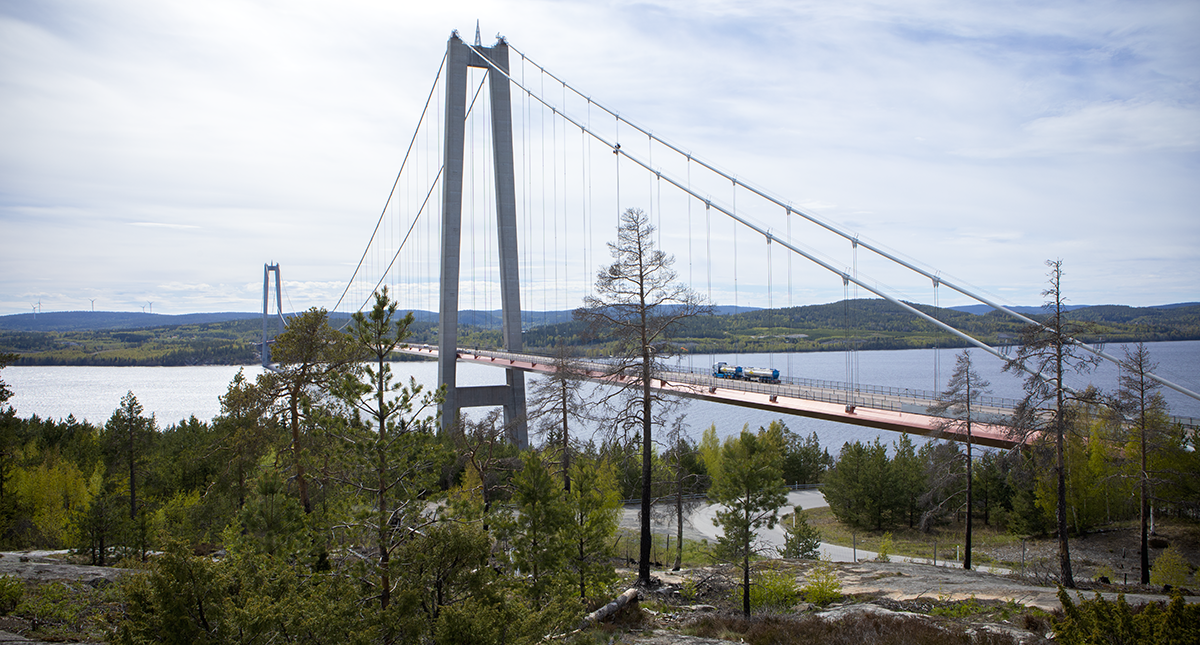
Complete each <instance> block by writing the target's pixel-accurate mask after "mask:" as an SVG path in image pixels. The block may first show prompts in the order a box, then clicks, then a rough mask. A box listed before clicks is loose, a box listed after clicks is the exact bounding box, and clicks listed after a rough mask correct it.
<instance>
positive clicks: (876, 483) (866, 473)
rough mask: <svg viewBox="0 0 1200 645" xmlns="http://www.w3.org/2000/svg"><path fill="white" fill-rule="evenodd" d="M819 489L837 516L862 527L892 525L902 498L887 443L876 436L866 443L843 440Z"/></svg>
mask: <svg viewBox="0 0 1200 645" xmlns="http://www.w3.org/2000/svg"><path fill="white" fill-rule="evenodd" d="M822 492H823V493H824V494H825V499H827V500H828V501H829V508H830V510H832V511H833V514H834V515H835V516H836V517H837V518H838V520H840V521H842V522H844V523H846V524H849V525H850V526H854V527H858V528H864V529H874V530H883V529H884V528H885V527H889V526H892V525H894V524H895V517H896V514H897V507H898V506H899V504H900V502H901V501H902V498H901V496H900V494H899V493H900V487H899V485H898V483H897V481H896V473H895V471H894V470H893V468H892V463H891V461H890V460H889V459H888V454H887V446H884V445H883V444H882V443H881V442H880V441H879V439H878V438H876V439H875V441H874V442H873V443H869V444H863V443H862V442H859V441H855V442H854V443H846V444H844V445H843V446H842V450H841V453H839V455H838V459H837V462H835V463H834V465H833V468H831V469H830V470H829V472H828V474H827V475H826V477H825V487H824V488H823V489H822Z"/></svg>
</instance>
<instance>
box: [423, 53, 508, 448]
mask: <svg viewBox="0 0 1200 645" xmlns="http://www.w3.org/2000/svg"><path fill="white" fill-rule="evenodd" d="M446 48H447V51H446V121H445V123H446V126H445V127H446V133H445V137H446V138H445V146H446V151H445V164H446V165H445V171H444V173H445V174H444V177H443V180H442V267H441V305H440V310H439V314H440V320H439V326H438V343H439V345H440V349H441V351H439V352H438V381H439V383H442V384H444V385H445V386H446V398H445V400H444V402H443V403H442V426H443V428H447V427H449V426H450V424H451V423H453V421H454V419H455V418H456V417H457V415H458V411H459V410H460V409H461V408H469V407H480V406H503V408H504V423H505V426H506V427H508V428H509V439H510V440H511V441H512V442H513V443H514V444H516V445H517V446H518V447H520V448H526V447H528V445H529V429H528V425H527V424H526V414H525V375H524V373H523V372H521V371H520V370H516V369H506V370H505V384H504V385H493V386H475V387H458V385H457V372H456V368H457V362H456V360H455V354H456V350H457V349H458V289H459V262H460V255H461V242H462V202H463V157H464V150H463V148H464V145H465V140H466V124H465V123H464V121H465V119H466V106H467V68H468V67H479V68H483V69H485V70H488V85H489V89H490V91H491V112H492V114H491V117H492V150H493V161H494V163H493V167H494V168H495V172H496V176H495V182H494V183H495V185H496V227H497V231H498V233H497V240H498V241H499V244H500V302H501V307H502V310H503V338H504V349H505V351H510V352H519V351H521V350H522V348H523V345H522V341H521V290H520V282H519V276H518V275H517V266H518V264H517V201H516V180H515V178H514V174H513V173H514V170H513V139H512V137H513V129H512V97H511V95H510V90H509V80H508V78H507V77H506V76H505V74H507V73H508V43H506V42H505V41H504V39H503V38H501V39H500V40H499V41H498V42H497V43H496V45H495V46H493V47H482V46H476V47H475V50H476V51H478V52H479V53H478V54H476V53H475V51H472V50H471V48H470V47H468V46H467V45H466V44H465V43H463V41H462V40H461V39H459V37H458V32H457V31H455V32H454V33H453V34H451V36H450V40H449V42H448V43H447V45H446ZM485 58H486V60H485ZM489 61H490V62H491V65H494V66H495V67H496V69H499V70H501V71H503V72H504V74H497V73H494V71H492V69H491V65H489V64H488V62H489Z"/></svg>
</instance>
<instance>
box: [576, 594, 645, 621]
mask: <svg viewBox="0 0 1200 645" xmlns="http://www.w3.org/2000/svg"><path fill="white" fill-rule="evenodd" d="M637 597H638V590H637V588H636V587H630V588H629V589H626V590H625V593H623V594H621V595H619V596H617V597H616V599H615V600H613V601H612V602H610V603H608V604H607V605H604V606H603V607H601V608H599V609H597V610H596V611H593V612H592V613H590V614H588V615H587V616H584V618H583V623H582V624H581V625H580V627H586V626H587V625H590V624H592V623H598V622H600V621H602V620H604V619H605V618H608V617H609V616H611V615H613V614H615V613H617V612H618V611H620V609H621V608H622V607H624V606H625V605H628V604H629V603H630V602H632V601H636V600H637Z"/></svg>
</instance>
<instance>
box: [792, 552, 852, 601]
mask: <svg viewBox="0 0 1200 645" xmlns="http://www.w3.org/2000/svg"><path fill="white" fill-rule="evenodd" d="M800 591H801V593H803V594H804V599H805V600H806V601H808V602H811V603H812V604H814V605H821V606H824V605H828V604H829V603H831V602H837V601H838V600H841V598H842V581H841V580H839V579H838V576H837V570H836V569H835V568H834V566H833V563H832V562H829V561H828V560H818V561H817V563H816V564H814V565H813V567H812V568H811V569H809V571H808V577H807V578H806V579H805V584H804V587H802V588H801V589H800Z"/></svg>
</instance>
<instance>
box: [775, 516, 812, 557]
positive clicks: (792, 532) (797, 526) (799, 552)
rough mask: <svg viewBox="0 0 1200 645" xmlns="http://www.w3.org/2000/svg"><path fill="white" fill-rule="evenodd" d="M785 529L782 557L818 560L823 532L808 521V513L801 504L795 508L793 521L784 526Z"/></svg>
mask: <svg viewBox="0 0 1200 645" xmlns="http://www.w3.org/2000/svg"><path fill="white" fill-rule="evenodd" d="M784 531H785V535H784V538H783V540H784V541H783V550H782V551H781V552H780V556H781V557H784V558H804V559H805V560H816V559H818V558H819V557H820V555H821V532H820V531H819V530H817V527H815V526H812V525H811V524H809V523H808V515H807V514H805V512H804V511H803V510H802V509H801V508H800V507H799V506H797V507H796V508H795V509H794V514H793V515H792V522H791V524H787V525H786V526H785V527H784Z"/></svg>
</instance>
